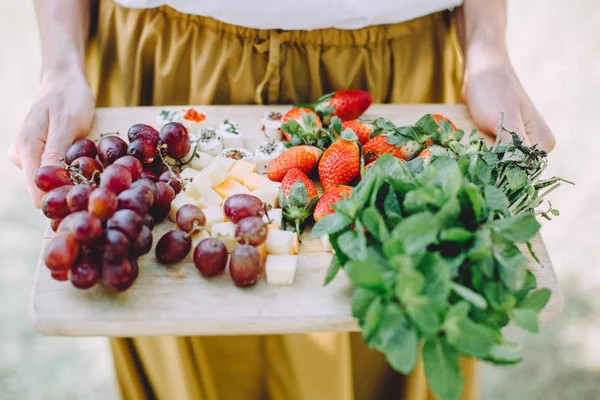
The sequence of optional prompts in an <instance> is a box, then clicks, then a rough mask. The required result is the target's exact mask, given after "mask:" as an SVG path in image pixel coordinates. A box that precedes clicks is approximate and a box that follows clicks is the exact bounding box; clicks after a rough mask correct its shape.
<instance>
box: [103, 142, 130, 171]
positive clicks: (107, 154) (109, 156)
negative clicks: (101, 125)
mask: <svg viewBox="0 0 600 400" xmlns="http://www.w3.org/2000/svg"><path fill="white" fill-rule="evenodd" d="M125 154H127V143H125V141H124V140H123V139H121V138H120V137H118V136H106V137H104V138H102V140H100V143H98V158H100V161H101V162H102V164H104V166H105V167H106V166H108V165H110V164H112V163H114V162H115V161H116V160H117V159H118V158H121V157H123V156H124V155H125Z"/></svg>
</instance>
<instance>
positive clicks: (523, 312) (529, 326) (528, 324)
mask: <svg viewBox="0 0 600 400" xmlns="http://www.w3.org/2000/svg"><path fill="white" fill-rule="evenodd" d="M511 317H512V318H513V319H514V321H515V322H516V323H517V325H519V326H520V327H521V328H523V329H524V330H526V331H529V332H532V333H537V331H538V328H539V321H538V315H537V312H536V311H535V310H532V309H531V308H515V309H514V310H513V311H512V313H511Z"/></svg>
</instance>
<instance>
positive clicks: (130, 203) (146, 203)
mask: <svg viewBox="0 0 600 400" xmlns="http://www.w3.org/2000/svg"><path fill="white" fill-rule="evenodd" d="M118 199H119V205H118V206H117V208H118V209H119V210H122V209H127V210H131V211H135V212H136V213H138V214H139V215H144V214H146V213H147V212H148V210H149V209H150V207H152V203H153V202H154V195H153V194H152V191H151V190H150V189H148V188H147V187H146V186H136V187H133V188H130V189H127V190H124V191H122V192H121V193H120V194H119V196H118Z"/></svg>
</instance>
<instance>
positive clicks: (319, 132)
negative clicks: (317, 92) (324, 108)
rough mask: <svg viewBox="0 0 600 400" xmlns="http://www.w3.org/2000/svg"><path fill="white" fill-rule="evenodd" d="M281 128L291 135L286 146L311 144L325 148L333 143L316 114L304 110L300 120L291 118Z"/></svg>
mask: <svg viewBox="0 0 600 400" xmlns="http://www.w3.org/2000/svg"><path fill="white" fill-rule="evenodd" d="M281 129H282V130H283V131H284V132H286V133H288V134H289V135H290V141H289V142H287V143H286V147H294V146H300V145H309V146H315V147H318V148H320V149H325V148H327V146H329V144H331V139H330V138H329V137H327V136H326V135H324V134H323V129H322V128H321V127H320V126H319V123H318V122H317V117H316V116H315V114H313V113H307V112H306V111H304V110H302V111H301V117H300V121H298V120H296V119H293V118H290V119H288V120H287V121H286V122H285V123H284V124H282V125H281Z"/></svg>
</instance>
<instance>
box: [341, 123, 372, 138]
mask: <svg viewBox="0 0 600 400" xmlns="http://www.w3.org/2000/svg"><path fill="white" fill-rule="evenodd" d="M346 129H352V130H353V131H354V133H356V136H358V141H359V142H360V144H365V143H367V142H368V141H369V139H370V138H371V133H373V125H371V124H369V123H367V122H364V121H360V120H356V119H353V120H352V121H346V122H344V123H343V124H342V130H346Z"/></svg>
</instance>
